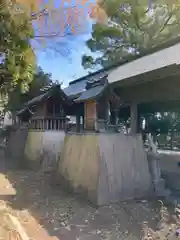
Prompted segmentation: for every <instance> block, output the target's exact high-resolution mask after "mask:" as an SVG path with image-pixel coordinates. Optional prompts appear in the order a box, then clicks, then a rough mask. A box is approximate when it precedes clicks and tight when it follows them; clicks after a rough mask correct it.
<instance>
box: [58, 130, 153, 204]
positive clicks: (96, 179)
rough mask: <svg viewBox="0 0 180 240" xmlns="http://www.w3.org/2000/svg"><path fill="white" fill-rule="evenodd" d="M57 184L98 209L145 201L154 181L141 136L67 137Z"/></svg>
mask: <svg viewBox="0 0 180 240" xmlns="http://www.w3.org/2000/svg"><path fill="white" fill-rule="evenodd" d="M57 176H58V179H57V181H58V182H59V183H60V184H61V185H62V186H65V188H66V189H67V188H69V189H71V190H73V191H75V192H77V193H81V194H82V195H84V196H85V197H87V198H88V199H89V200H90V201H91V202H93V203H96V204H98V205H102V204H108V203H110V202H116V201H120V200H129V199H139V198H145V197H147V196H150V195H151V194H152V181H151V176H150V173H149V167H148V162H147V158H146V154H145V152H144V148H143V143H142V139H141V136H140V135H136V136H124V135H123V134H122V135H121V134H115V133H113V134H107V133H104V134H102V133H101V134H78V135H76V134H71V135H70V134H69V135H66V136H65V140H64V144H63V148H62V151H61V154H60V161H59V164H58V175H57Z"/></svg>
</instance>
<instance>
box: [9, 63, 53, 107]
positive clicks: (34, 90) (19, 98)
mask: <svg viewBox="0 0 180 240" xmlns="http://www.w3.org/2000/svg"><path fill="white" fill-rule="evenodd" d="M52 84H53V81H52V79H51V75H50V74H48V73H44V71H43V70H42V69H41V68H40V67H38V68H37V69H36V73H35V74H34V75H33V80H32V81H31V82H30V83H29V84H28V90H27V91H26V92H25V93H22V89H21V87H20V85H16V87H15V88H14V89H13V91H12V92H11V93H10V94H9V99H8V103H7V106H6V107H7V109H10V110H17V109H19V108H21V107H22V105H23V104H24V103H25V102H27V101H29V100H31V99H32V98H34V97H36V96H38V95H40V94H42V90H43V88H44V87H47V86H51V85H52Z"/></svg>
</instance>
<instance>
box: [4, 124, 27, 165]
mask: <svg viewBox="0 0 180 240" xmlns="http://www.w3.org/2000/svg"><path fill="white" fill-rule="evenodd" d="M27 135H28V128H27V126H26V125H23V126H21V127H17V128H16V127H14V128H12V129H11V132H10V134H9V138H8V144H7V148H6V149H5V153H6V156H7V157H8V160H11V161H15V162H16V163H18V165H19V166H23V165H24V161H23V155H24V148H25V144H26V139H27Z"/></svg>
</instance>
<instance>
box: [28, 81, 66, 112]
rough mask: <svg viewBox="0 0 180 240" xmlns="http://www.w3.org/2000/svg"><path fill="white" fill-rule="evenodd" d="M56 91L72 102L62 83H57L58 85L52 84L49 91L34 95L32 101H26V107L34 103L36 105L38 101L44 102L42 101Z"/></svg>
mask: <svg viewBox="0 0 180 240" xmlns="http://www.w3.org/2000/svg"><path fill="white" fill-rule="evenodd" d="M55 93H58V94H60V95H61V97H62V99H63V100H64V101H67V102H69V103H70V100H69V98H68V96H67V95H66V94H65V93H64V91H63V90H62V89H61V87H60V85H56V86H52V87H51V88H50V89H49V90H48V91H47V92H45V93H42V94H41V95H39V96H37V97H34V98H33V99H31V100H30V101H28V102H26V103H25V104H24V107H31V106H33V105H36V104H37V103H39V102H42V101H44V100H46V99H48V98H49V97H51V96H52V95H53V94H55Z"/></svg>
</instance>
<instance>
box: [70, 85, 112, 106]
mask: <svg viewBox="0 0 180 240" xmlns="http://www.w3.org/2000/svg"><path fill="white" fill-rule="evenodd" d="M106 86H107V85H104V86H96V87H92V88H90V89H88V90H86V91H85V92H83V93H82V94H81V95H80V97H78V98H77V99H75V100H74V101H75V102H77V103H78V102H84V101H87V100H92V99H97V98H98V97H100V96H101V94H102V93H103V92H104V90H105V89H106Z"/></svg>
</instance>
